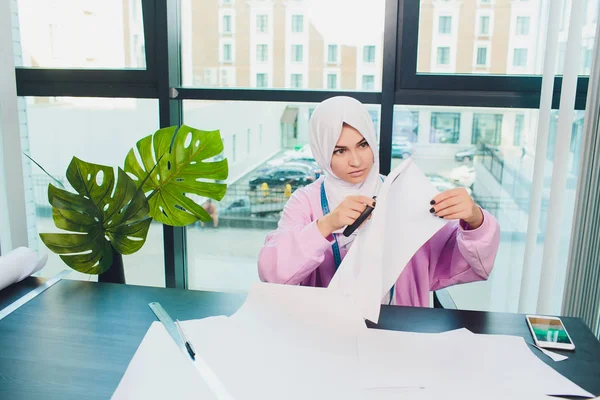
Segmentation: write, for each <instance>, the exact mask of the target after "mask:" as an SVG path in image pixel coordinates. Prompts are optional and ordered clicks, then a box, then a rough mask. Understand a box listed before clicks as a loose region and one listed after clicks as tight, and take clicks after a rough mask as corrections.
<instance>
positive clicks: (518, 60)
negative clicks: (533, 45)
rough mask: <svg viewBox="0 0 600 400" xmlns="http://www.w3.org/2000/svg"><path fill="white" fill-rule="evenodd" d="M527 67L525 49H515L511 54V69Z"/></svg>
mask: <svg viewBox="0 0 600 400" xmlns="http://www.w3.org/2000/svg"><path fill="white" fill-rule="evenodd" d="M526 66H527V49H515V50H514V53H513V67H526Z"/></svg>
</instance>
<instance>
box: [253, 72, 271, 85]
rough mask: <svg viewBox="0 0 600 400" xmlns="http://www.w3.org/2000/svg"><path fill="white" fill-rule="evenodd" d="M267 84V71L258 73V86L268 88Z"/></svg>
mask: <svg viewBox="0 0 600 400" xmlns="http://www.w3.org/2000/svg"><path fill="white" fill-rule="evenodd" d="M267 86H269V82H268V79H267V74H265V73H260V74H256V87H258V88H266V87H267Z"/></svg>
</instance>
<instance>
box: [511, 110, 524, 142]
mask: <svg viewBox="0 0 600 400" xmlns="http://www.w3.org/2000/svg"><path fill="white" fill-rule="evenodd" d="M524 127H525V115H523V114H517V115H516V116H515V137H514V139H513V145H514V146H518V147H521V146H522V145H523V128H524Z"/></svg>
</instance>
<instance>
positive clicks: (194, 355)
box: [175, 320, 196, 360]
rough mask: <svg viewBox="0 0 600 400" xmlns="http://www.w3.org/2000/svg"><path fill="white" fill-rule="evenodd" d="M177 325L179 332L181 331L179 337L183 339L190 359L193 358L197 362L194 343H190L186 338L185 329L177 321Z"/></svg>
mask: <svg viewBox="0 0 600 400" xmlns="http://www.w3.org/2000/svg"><path fill="white" fill-rule="evenodd" d="M175 325H176V326H177V330H178V331H179V335H180V336H181V339H182V340H183V342H184V343H185V348H186V349H187V351H188V353H189V354H190V357H192V360H195V359H196V352H195V351H194V347H193V346H192V342H190V341H189V340H188V339H187V337H186V336H185V333H184V332H183V328H182V327H181V325H180V324H179V320H176V321H175Z"/></svg>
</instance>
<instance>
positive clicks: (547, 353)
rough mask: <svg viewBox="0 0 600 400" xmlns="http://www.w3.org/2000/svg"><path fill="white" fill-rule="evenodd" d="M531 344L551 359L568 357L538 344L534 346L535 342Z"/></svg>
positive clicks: (561, 359)
mask: <svg viewBox="0 0 600 400" xmlns="http://www.w3.org/2000/svg"><path fill="white" fill-rule="evenodd" d="M532 346H533V347H535V348H536V349H538V350H539V351H541V352H542V353H544V354H545V355H547V356H548V357H550V358H551V359H552V361H565V360H566V359H568V358H569V357H567V356H563V355H562V354H558V353H555V352H553V351H550V350H546V349H544V348H542V347H540V346H536V345H535V344H532Z"/></svg>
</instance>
